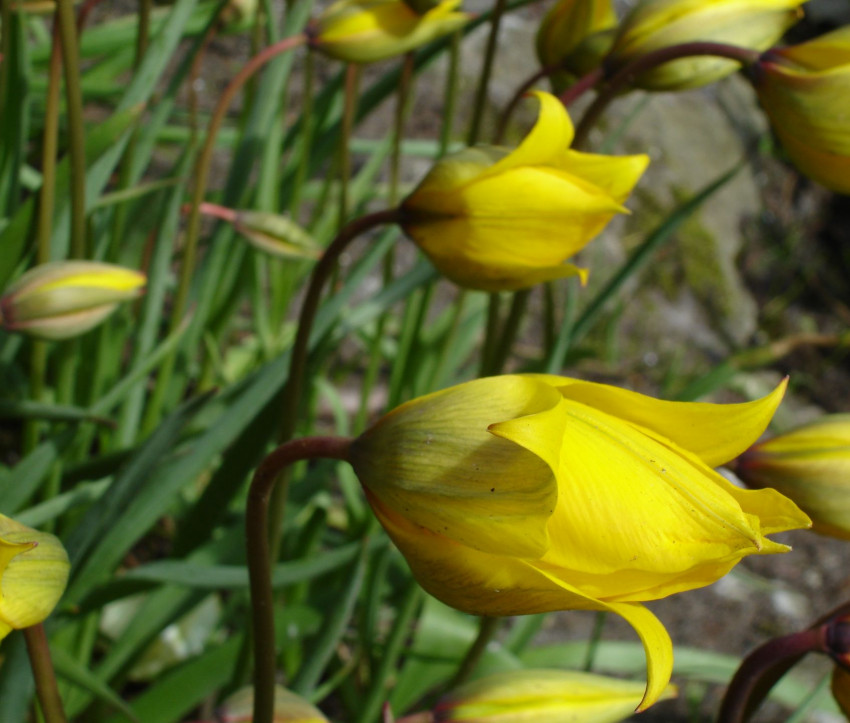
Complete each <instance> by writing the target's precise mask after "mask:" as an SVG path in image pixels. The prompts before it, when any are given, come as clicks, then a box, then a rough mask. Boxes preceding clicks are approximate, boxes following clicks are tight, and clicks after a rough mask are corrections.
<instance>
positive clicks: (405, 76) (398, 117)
mask: <svg viewBox="0 0 850 723" xmlns="http://www.w3.org/2000/svg"><path fill="white" fill-rule="evenodd" d="M413 60H414V57H413V53H407V55H405V56H404V62H403V64H402V68H401V79H400V80H399V84H398V94H397V96H396V106H395V116H394V118H393V147H392V153H391V156H390V193H389V203H390V205H391V206H395V205H396V204H397V203H398V177H399V170H400V168H401V142H402V140H403V139H404V123H405V121H406V120H407V114H408V110H409V109H410V95H411V93H410V91H411V88H412V87H413Z"/></svg>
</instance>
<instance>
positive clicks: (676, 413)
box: [550, 377, 787, 467]
mask: <svg viewBox="0 0 850 723" xmlns="http://www.w3.org/2000/svg"><path fill="white" fill-rule="evenodd" d="M550 380H551V383H553V384H555V385H557V386H559V388H560V390H561V393H562V394H563V395H564V396H565V397H566V398H567V399H572V400H575V401H577V402H582V403H583V404H587V405H589V406H592V407H596V408H597V409H600V410H603V411H605V412H607V413H608V414H611V415H612V416H615V417H619V418H620V419H624V420H627V421H629V422H631V423H633V424H637V425H639V426H641V427H644V428H646V429H647V430H651V432H654V433H655V434H657V435H659V436H661V437H664V438H665V439H667V440H670V441H672V442H673V443H675V444H676V445H678V446H679V447H681V448H683V449H686V450H688V451H689V452H691V453H693V454H695V455H696V456H697V457H699V458H700V459H701V460H702V461H703V462H705V463H706V464H707V465H708V466H710V467H716V466H718V465H720V464H723V463H724V462H728V461H729V460H730V459H733V458H735V457H737V456H738V455H739V454H741V453H742V452H744V451H745V450H746V449H748V448H749V447H750V446H751V445H752V444H753V443H755V441H756V440H757V439H758V438H759V437H760V436H761V435H762V434H763V433H764V430H765V429H767V425H768V424H769V423H770V420H771V418H772V417H773V414H774V412H775V411H776V408H777V407H778V406H779V403H780V402H781V401H782V396H783V395H784V393H785V388H786V386H787V382H786V381H783V382H782V383H781V384H779V386H778V387H776V389H774V390H773V391H772V392H771V393H770V394H768V395H767V396H765V397H763V398H761V399H757V400H755V401H752V402H744V403H742V404H705V403H701V402H668V401H663V400H661V399H654V398H652V397H648V396H645V395H643V394H638V393H637V392H630V391H628V390H626V389H619V388H617V387H612V386H609V385H607V384H594V383H592V382H582V381H579V380H575V379H563V378H562V377H550ZM559 380H562V381H563V382H565V383H564V384H559Z"/></svg>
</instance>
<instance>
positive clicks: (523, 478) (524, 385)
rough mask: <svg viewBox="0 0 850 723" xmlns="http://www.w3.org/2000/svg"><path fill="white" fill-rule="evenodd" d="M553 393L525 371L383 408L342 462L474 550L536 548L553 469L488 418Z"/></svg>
mask: <svg viewBox="0 0 850 723" xmlns="http://www.w3.org/2000/svg"><path fill="white" fill-rule="evenodd" d="M559 401H560V395H559V394H558V393H557V391H556V390H554V389H553V388H552V387H550V386H548V385H546V384H541V383H539V382H537V381H535V380H533V379H529V378H526V377H521V376H515V377H510V378H508V380H507V382H506V380H505V379H500V378H498V377H493V378H488V379H479V380H476V381H474V382H470V383H468V384H465V385H463V386H462V387H459V388H457V389H455V390H446V391H443V392H437V393H435V394H430V395H428V396H426V397H422V398H420V399H416V400H414V401H412V402H408V403H407V404H404V405H402V406H401V407H399V408H398V409H396V410H394V411H393V412H391V413H390V414H388V415H386V416H385V417H384V418H383V419H382V420H381V421H380V422H378V424H376V425H375V426H374V427H372V428H371V429H370V430H368V431H367V432H366V433H365V434H363V435H362V436H361V437H359V438H358V439H357V440H355V441H354V443H353V444H352V446H351V451H350V461H351V464H352V465H353V467H354V470H355V472H356V473H357V476H358V477H359V479H360V481H361V482H362V483H363V485H364V486H365V487H366V488H367V489H368V490H369V491H370V492H371V493H372V494H374V495H375V496H376V497H377V498H379V499H380V500H381V502H382V503H383V505H385V506H386V507H387V508H389V509H393V510H397V511H399V512H400V513H401V514H403V515H404V516H405V517H406V518H407V520H410V521H411V522H412V523H413V524H415V525H416V526H417V527H419V528H423V529H424V530H428V531H430V532H431V533H434V534H439V535H441V536H443V537H446V538H449V539H452V540H454V541H456V542H459V543H462V544H464V545H468V546H469V547H471V548H475V549H486V550H490V551H492V552H499V551H503V552H505V553H514V554H520V555H529V556H539V555H541V554H543V552H545V550H546V549H547V548H548V546H549V540H548V533H547V531H546V520H547V519H548V518H549V516H550V515H551V514H552V510H553V509H554V508H555V503H556V500H557V495H558V492H557V485H556V483H555V478H554V476H553V475H552V472H551V470H550V469H549V467H547V466H546V464H545V463H544V462H542V461H541V460H540V459H539V458H537V457H535V456H534V455H531V454H529V453H528V452H526V451H525V450H522V449H520V448H519V447H517V446H516V445H514V444H511V443H509V442H505V441H503V440H500V439H495V438H494V437H492V436H491V435H490V434H488V433H487V426H488V424H489V423H490V421H491V420H493V419H502V418H512V417H522V416H525V415H534V414H537V413H540V412H545V411H546V410H548V409H550V408H551V407H553V406H556V405H557V404H558V403H559ZM482 498H483V499H484V500H486V503H484V504H482Z"/></svg>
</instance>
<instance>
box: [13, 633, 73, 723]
mask: <svg viewBox="0 0 850 723" xmlns="http://www.w3.org/2000/svg"><path fill="white" fill-rule="evenodd" d="M24 639H25V640H26V643H27V653H29V657H30V665H32V673H33V678H35V690H36V694H37V695H38V702H39V704H40V705H41V712H42V715H44V720H45V721H46V723H67V720H68V719H67V717H66V716H65V711H64V709H63V707H62V698H61V696H60V695H59V688H58V687H57V685H56V675H55V674H54V672H53V663H52V662H51V659H50V648H49V647H48V645H47V635H46V634H45V632H44V625H43V624H42V623H38V625H33V626H32V627H29V628H24Z"/></svg>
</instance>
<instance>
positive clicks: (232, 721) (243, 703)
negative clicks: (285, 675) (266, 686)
mask: <svg viewBox="0 0 850 723" xmlns="http://www.w3.org/2000/svg"><path fill="white" fill-rule="evenodd" d="M253 719H254V689H253V688H250V687H249V688H241V689H240V690H237V691H236V692H235V693H234V694H233V695H231V696H230V697H229V698H228V699H227V700H225V701H224V703H223V704H222V706H221V708H220V709H219V711H218V720H220V721H221V723H251V721H252V720H253ZM272 723H328V719H327V718H325V716H324V715H322V712H321V711H320V710H319V709H318V708H316V707H315V706H313V705H311V704H310V703H308V702H307V701H306V700H304V699H303V698H302V697H300V696H298V695H296V694H295V693H292V692H291V691H289V690H287V689H286V688H282V687H281V686H279V685H276V686H275V689H274V713H273V715H272Z"/></svg>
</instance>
